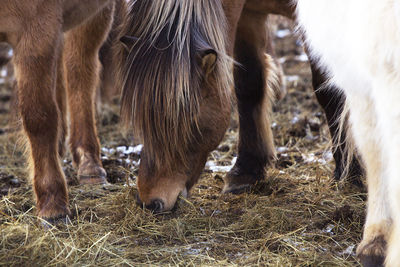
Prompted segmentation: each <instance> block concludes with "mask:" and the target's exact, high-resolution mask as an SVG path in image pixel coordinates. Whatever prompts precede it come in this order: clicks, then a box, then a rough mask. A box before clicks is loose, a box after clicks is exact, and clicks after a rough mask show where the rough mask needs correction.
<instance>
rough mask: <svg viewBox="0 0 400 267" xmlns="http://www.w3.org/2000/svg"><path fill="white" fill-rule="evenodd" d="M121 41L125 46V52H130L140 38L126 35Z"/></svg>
mask: <svg viewBox="0 0 400 267" xmlns="http://www.w3.org/2000/svg"><path fill="white" fill-rule="evenodd" d="M119 40H120V41H121V43H122V45H123V46H124V48H125V50H126V51H128V52H130V51H131V49H132V47H133V46H134V45H135V43H136V42H137V41H138V40H139V38H137V37H134V36H129V35H124V36H122V37H121V39H119Z"/></svg>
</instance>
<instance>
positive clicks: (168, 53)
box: [121, 0, 232, 168]
mask: <svg viewBox="0 0 400 267" xmlns="http://www.w3.org/2000/svg"><path fill="white" fill-rule="evenodd" d="M125 26H126V28H125V31H124V32H125V34H126V36H125V43H129V42H130V44H128V45H127V46H126V47H125V48H128V51H129V53H128V54H127V55H126V57H125V59H124V61H125V62H124V63H123V65H122V75H123V77H124V84H123V92H122V107H121V116H122V119H123V121H124V122H125V123H129V124H132V125H133V129H134V133H135V135H136V136H140V137H141V138H142V140H143V142H144V146H145V147H146V152H147V155H146V158H147V159H148V160H149V163H150V162H153V163H155V166H161V165H163V166H164V167H170V168H172V167H173V166H172V165H171V164H172V163H173V162H174V161H173V159H176V158H177V157H178V158H179V159H180V160H181V162H182V163H186V153H187V149H188V145H189V143H190V141H193V138H194V136H195V131H196V130H197V129H198V127H197V126H198V118H199V114H200V98H201V86H202V84H203V81H204V77H203V73H202V69H201V64H199V62H198V59H197V58H196V56H197V55H198V52H199V50H201V49H204V48H207V47H209V48H212V49H214V50H215V51H217V53H218V57H217V58H218V59H217V62H216V66H215V68H214V71H213V73H212V79H213V81H215V87H216V88H214V89H215V90H216V91H217V92H218V94H219V95H220V97H221V101H227V102H229V100H230V90H231V84H232V77H231V75H232V73H231V60H230V59H229V58H228V57H227V56H226V52H225V40H226V32H225V26H226V25H225V14H224V11H223V8H222V5H221V1H220V0H162V1H152V0H136V1H133V3H132V4H131V6H130V14H129V21H128V22H127V24H126V25H125ZM213 84H214V83H213ZM223 103H225V102H223Z"/></svg>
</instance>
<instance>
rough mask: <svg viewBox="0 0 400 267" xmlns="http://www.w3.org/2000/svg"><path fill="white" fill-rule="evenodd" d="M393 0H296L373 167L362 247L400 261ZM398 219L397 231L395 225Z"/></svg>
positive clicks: (398, 54)
mask: <svg viewBox="0 0 400 267" xmlns="http://www.w3.org/2000/svg"><path fill="white" fill-rule="evenodd" d="M398 6H399V4H398V3H395V2H394V1H391V0H382V1H375V0H367V1H366V0H348V1H346V4H344V3H343V1H341V0H329V1H328V0H316V1H311V0H298V1H297V12H298V19H299V22H300V24H301V26H302V27H303V28H304V30H305V34H306V37H307V41H308V44H309V45H310V48H311V51H312V55H314V56H315V57H319V56H320V57H321V64H322V65H324V66H326V67H327V70H328V71H329V73H330V74H331V77H332V81H333V82H334V83H335V84H337V85H338V86H340V87H341V88H343V89H344V91H345V94H346V96H347V98H348V99H349V106H350V121H351V124H352V126H351V128H352V131H353V136H354V137H355V140H354V141H355V142H356V145H357V148H358V150H359V152H360V154H361V156H362V158H363V160H364V163H365V165H366V169H367V181H368V210H367V220H366V224H365V229H364V237H363V241H362V243H361V244H360V246H359V248H358V254H359V256H360V258H361V260H362V262H363V263H364V264H368V263H375V264H376V263H379V261H382V260H383V258H384V256H385V251H384V250H385V241H388V239H389V236H392V237H391V238H390V240H391V241H390V242H389V246H388V257H387V265H388V266H399V264H400V259H399V257H398V253H397V252H399V251H400V242H399V241H397V240H396V238H395V236H398V234H399V233H400V216H399V215H400V214H399V210H400V198H399V196H400V182H399V179H398V178H399V176H400V165H399V164H398V162H397V160H398V159H400V150H399V148H400V110H399V108H398V103H399V102H400V88H399V84H400V51H399V50H400V49H399V48H400V27H399V18H397V17H396V12H398V10H399V7H398ZM392 221H393V227H394V231H393V233H391V232H390V228H391V222H392Z"/></svg>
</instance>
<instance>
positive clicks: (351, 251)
mask: <svg viewBox="0 0 400 267" xmlns="http://www.w3.org/2000/svg"><path fill="white" fill-rule="evenodd" d="M355 246H356V245H350V246H348V247H347V248H346V249H345V250H344V251H343V252H342V254H347V255H352V256H355V253H354V247H355Z"/></svg>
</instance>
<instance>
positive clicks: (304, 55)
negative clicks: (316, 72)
mask: <svg viewBox="0 0 400 267" xmlns="http://www.w3.org/2000/svg"><path fill="white" fill-rule="evenodd" d="M294 59H295V60H297V61H301V62H307V61H308V56H307V55H306V54H301V55H298V56H296V57H295V58H294Z"/></svg>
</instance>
